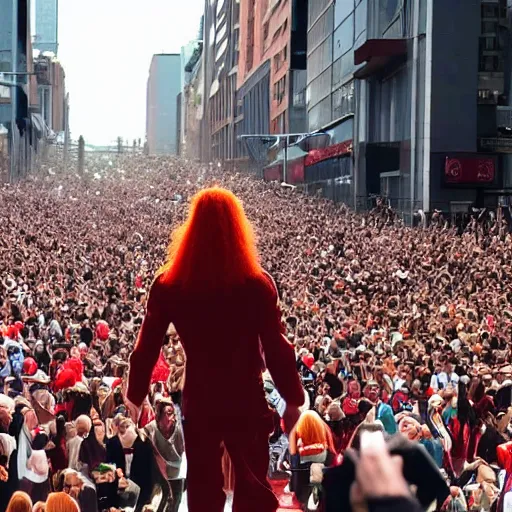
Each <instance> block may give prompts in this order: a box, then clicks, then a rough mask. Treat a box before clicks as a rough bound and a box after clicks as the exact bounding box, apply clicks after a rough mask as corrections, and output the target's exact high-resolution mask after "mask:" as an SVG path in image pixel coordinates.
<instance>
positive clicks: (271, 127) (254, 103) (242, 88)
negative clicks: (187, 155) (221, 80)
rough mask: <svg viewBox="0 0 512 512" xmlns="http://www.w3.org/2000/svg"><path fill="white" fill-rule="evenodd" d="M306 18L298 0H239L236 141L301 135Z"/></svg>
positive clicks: (304, 122)
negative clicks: (268, 135)
mask: <svg viewBox="0 0 512 512" xmlns="http://www.w3.org/2000/svg"><path fill="white" fill-rule="evenodd" d="M307 13H308V2H307V1H302V0H240V58H239V62H238V81H237V82H238V83H237V86H238V92H237V107H238V111H237V119H236V121H237V132H238V134H239V135H240V134H250V133H276V134H278V133H287V132H303V131H304V130H305V128H306V126H307V120H306V108H305V107H306V104H305V89H306V49H307ZM242 150H243V148H242V147H241V146H240V151H242Z"/></svg>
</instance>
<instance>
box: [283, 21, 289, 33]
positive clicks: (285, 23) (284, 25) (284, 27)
mask: <svg viewBox="0 0 512 512" xmlns="http://www.w3.org/2000/svg"><path fill="white" fill-rule="evenodd" d="M287 29H288V18H286V19H285V20H284V23H283V34H284V33H285V32H286V30H287Z"/></svg>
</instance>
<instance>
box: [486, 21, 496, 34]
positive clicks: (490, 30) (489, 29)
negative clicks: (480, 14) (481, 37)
mask: <svg viewBox="0 0 512 512" xmlns="http://www.w3.org/2000/svg"><path fill="white" fill-rule="evenodd" d="M497 30H498V29H497V23H496V22H494V21H482V34H496V32H497Z"/></svg>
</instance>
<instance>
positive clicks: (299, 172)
mask: <svg viewBox="0 0 512 512" xmlns="http://www.w3.org/2000/svg"><path fill="white" fill-rule="evenodd" d="M288 183H291V184H292V185H296V184H297V183H304V158H298V159H297V160H293V162H289V163H288Z"/></svg>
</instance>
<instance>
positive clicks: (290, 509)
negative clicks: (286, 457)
mask: <svg viewBox="0 0 512 512" xmlns="http://www.w3.org/2000/svg"><path fill="white" fill-rule="evenodd" d="M286 484H287V482H284V481H283V482H272V487H273V489H274V492H275V493H276V496H277V497H278V499H279V507H280V508H278V509H277V512H301V509H300V507H299V506H298V503H297V501H296V500H295V497H294V496H293V494H291V493H288V492H285V487H286ZM232 505H233V494H232V493H228V495H227V497H226V506H225V507H224V512H232ZM179 512H188V508H187V493H186V492H185V493H184V494H183V500H182V501H181V506H180V510H179Z"/></svg>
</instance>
